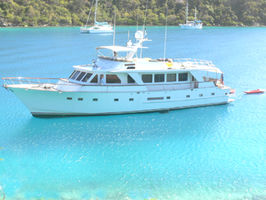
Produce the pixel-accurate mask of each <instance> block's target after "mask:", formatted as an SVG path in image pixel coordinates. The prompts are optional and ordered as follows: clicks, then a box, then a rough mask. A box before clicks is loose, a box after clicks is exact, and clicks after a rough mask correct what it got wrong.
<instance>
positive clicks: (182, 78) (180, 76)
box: [178, 73, 188, 81]
mask: <svg viewBox="0 0 266 200" xmlns="http://www.w3.org/2000/svg"><path fill="white" fill-rule="evenodd" d="M187 80H188V73H180V74H178V81H187Z"/></svg>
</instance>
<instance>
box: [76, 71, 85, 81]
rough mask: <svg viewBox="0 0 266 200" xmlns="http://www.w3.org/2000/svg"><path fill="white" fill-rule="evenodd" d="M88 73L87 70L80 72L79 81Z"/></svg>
mask: <svg viewBox="0 0 266 200" xmlns="http://www.w3.org/2000/svg"><path fill="white" fill-rule="evenodd" d="M85 74H86V72H81V73H80V74H79V76H78V78H77V81H80V80H81V79H82V78H83V76H84V75H85Z"/></svg>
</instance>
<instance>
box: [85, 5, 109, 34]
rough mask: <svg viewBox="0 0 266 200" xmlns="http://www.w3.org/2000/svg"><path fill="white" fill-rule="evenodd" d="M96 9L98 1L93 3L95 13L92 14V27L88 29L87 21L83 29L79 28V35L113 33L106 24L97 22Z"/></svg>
mask: <svg viewBox="0 0 266 200" xmlns="http://www.w3.org/2000/svg"><path fill="white" fill-rule="evenodd" d="M97 7H98V0H96V2H95V12H94V26H92V27H88V26H87V24H88V20H89V16H90V14H89V16H88V20H87V22H86V25H85V26H84V27H81V28H80V32H81V33H113V32H114V31H113V27H112V26H111V25H110V24H108V22H97Z"/></svg>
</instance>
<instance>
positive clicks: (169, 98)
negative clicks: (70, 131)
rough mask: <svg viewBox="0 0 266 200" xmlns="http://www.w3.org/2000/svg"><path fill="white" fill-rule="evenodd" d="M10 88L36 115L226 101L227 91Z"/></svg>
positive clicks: (114, 111)
mask: <svg viewBox="0 0 266 200" xmlns="http://www.w3.org/2000/svg"><path fill="white" fill-rule="evenodd" d="M9 89H10V90H11V91H12V92H14V93H15V95H16V96H17V97H18V98H19V99H20V100H21V101H22V102H23V103H24V105H25V106H26V107H27V108H28V109H29V110H30V112H31V113H32V115H33V116H39V117H49V116H82V115H111V114H127V113H144V112H156V111H167V110H175V109H183V108H191V107H200V106H210V105H219V104H226V103H229V96H228V95H227V94H229V91H227V90H225V89H220V88H209V89H206V88H202V89H200V88H197V89H185V90H166V91H141V92H133V91H130V92H126V91H124V92H123V91H117V92H110V93H109V92H107V93H106V92H61V91H50V90H36V89H24V88H16V87H12V88H9ZM214 94H215V95H214Z"/></svg>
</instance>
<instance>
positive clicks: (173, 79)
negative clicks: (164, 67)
mask: <svg viewBox="0 0 266 200" xmlns="http://www.w3.org/2000/svg"><path fill="white" fill-rule="evenodd" d="M167 82H176V74H167Z"/></svg>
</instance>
